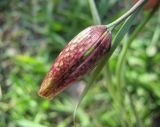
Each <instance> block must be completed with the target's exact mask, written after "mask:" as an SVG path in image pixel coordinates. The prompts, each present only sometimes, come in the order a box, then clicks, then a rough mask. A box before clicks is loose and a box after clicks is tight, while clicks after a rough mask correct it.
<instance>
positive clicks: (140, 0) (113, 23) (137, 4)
mask: <svg viewBox="0 0 160 127" xmlns="http://www.w3.org/2000/svg"><path fill="white" fill-rule="evenodd" d="M145 2H146V0H139V1H138V2H137V3H136V4H135V5H134V6H133V7H132V8H131V9H130V10H128V11H127V12H126V13H125V14H123V15H122V16H121V17H120V18H118V19H117V20H115V21H113V22H112V23H110V24H108V25H106V26H107V28H110V29H114V28H115V27H116V26H118V25H119V24H120V23H121V22H122V21H124V20H125V19H126V18H127V17H129V16H130V15H131V14H133V13H134V12H135V11H136V10H137V8H139V7H140V6H142V5H143V4H144V3H145Z"/></svg>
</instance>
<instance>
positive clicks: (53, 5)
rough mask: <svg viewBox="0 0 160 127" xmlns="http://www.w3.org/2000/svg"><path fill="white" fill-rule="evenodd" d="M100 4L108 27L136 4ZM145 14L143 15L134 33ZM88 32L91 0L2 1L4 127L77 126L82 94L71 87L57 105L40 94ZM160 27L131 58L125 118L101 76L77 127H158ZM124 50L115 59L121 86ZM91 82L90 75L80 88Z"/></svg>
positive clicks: (157, 22)
mask: <svg viewBox="0 0 160 127" xmlns="http://www.w3.org/2000/svg"><path fill="white" fill-rule="evenodd" d="M96 5H97V8H98V11H99V14H100V17H101V19H102V23H103V24H108V23H110V22H111V21H113V20H115V19H116V18H117V17H119V16H120V15H121V14H123V13H124V12H125V11H126V10H127V9H128V8H130V7H131V6H132V5H133V3H131V1H128V0H120V1H118V0H96ZM147 13H148V12H141V13H140V14H139V17H138V18H137V19H136V20H135V23H134V25H133V26H132V29H135V27H136V26H137V25H138V24H139V23H140V21H141V20H143V18H144V17H145V16H146V14H147ZM90 25H93V18H92V15H91V11H90V8H89V4H88V1H87V0H0V127H72V126H73V120H72V115H73V110H74V108H75V105H76V102H77V101H78V96H79V93H80V91H82V89H83V87H72V88H70V90H69V89H68V90H67V91H65V92H63V93H61V94H60V95H58V96H57V97H56V98H55V99H54V100H51V101H48V100H45V99H43V98H41V97H39V96H38V95H37V91H38V89H39V86H40V84H41V81H42V80H43V78H44V76H45V74H46V73H47V71H48V69H49V68H50V66H51V64H52V62H53V61H54V59H55V58H56V56H57V55H58V54H59V52H60V51H61V50H62V49H63V47H64V46H65V45H66V44H67V43H68V41H69V40H71V39H72V38H73V37H74V36H75V35H76V34H78V33H79V32H80V31H81V30H83V29H84V28H86V27H87V26H90ZM158 28H160V16H159V15H158V13H156V15H155V16H154V17H153V18H152V19H151V21H150V22H149V23H148V24H147V25H146V27H145V29H144V30H143V31H142V32H141V33H140V35H139V36H138V37H137V38H136V39H135V40H134V42H133V44H132V45H131V47H130V49H129V51H128V53H127V58H126V64H125V70H124V72H123V73H124V76H125V84H126V85H125V86H124V89H125V90H124V91H125V93H124V98H123V100H124V106H123V110H124V112H125V113H124V114H123V118H122V114H121V112H120V111H119V109H118V108H117V103H116V102H115V101H113V100H112V97H111V95H110V94H109V92H108V86H107V81H106V78H105V70H103V71H102V72H101V75H100V77H99V78H98V79H97V81H96V83H95V85H94V87H93V88H91V89H90V91H89V93H88V94H87V96H86V97H85V99H84V101H83V102H82V104H81V105H80V107H79V108H78V112H77V117H76V120H77V124H78V126H80V127H120V126H121V125H124V127H138V126H137V120H138V123H139V124H140V126H141V127H149V126H151V127H160V52H159V49H160V43H159V41H160V38H159V37H157V36H159V35H160V34H159V33H160V29H158ZM132 29H131V30H130V33H132ZM155 31H156V32H155ZM115 32H116V30H115V31H114V32H113V35H112V36H113V37H114V35H115ZM157 38H158V39H157ZM122 43H125V40H123V41H122ZM121 47H122V46H121V45H120V46H119V47H118V49H117V50H116V51H115V53H114V55H113V56H112V57H111V59H110V60H109V68H110V71H111V75H112V78H113V82H114V85H115V86H116V85H117V84H116V79H115V68H116V64H117V58H118V55H119V53H120V51H121ZM89 78H90V77H89V76H87V77H86V79H85V80H84V81H83V82H82V83H81V84H83V85H84V84H85V83H86V81H87V79H89ZM80 86H82V85H80ZM113 92H114V93H116V90H113ZM137 117H138V118H137Z"/></svg>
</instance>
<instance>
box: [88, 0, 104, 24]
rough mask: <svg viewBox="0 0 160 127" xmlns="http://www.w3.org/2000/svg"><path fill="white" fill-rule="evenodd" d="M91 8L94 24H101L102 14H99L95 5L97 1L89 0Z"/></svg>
mask: <svg viewBox="0 0 160 127" xmlns="http://www.w3.org/2000/svg"><path fill="white" fill-rule="evenodd" d="M88 2H89V5H90V8H91V13H92V17H93V20H94V24H99V25H100V24H101V19H100V16H99V14H98V11H97V8H96V5H95V1H94V0H88Z"/></svg>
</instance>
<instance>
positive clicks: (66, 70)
mask: <svg viewBox="0 0 160 127" xmlns="http://www.w3.org/2000/svg"><path fill="white" fill-rule="evenodd" d="M110 44H111V33H110V31H109V30H107V28H106V27H105V26H103V25H98V26H90V27H88V28H86V29H85V30H83V31H82V32H80V33H79V34H78V35H77V36H76V37H74V38H73V39H72V40H71V41H70V42H69V43H68V44H67V45H66V46H65V48H64V49H63V50H62V52H61V53H60V54H59V56H58V57H57V59H56V60H55V62H54V63H53V65H52V67H51V69H50V70H49V72H48V74H47V75H46V77H45V78H44V80H43V82H42V84H41V87H40V90H39V95H40V96H43V97H46V98H48V99H52V98H53V97H54V96H56V95H57V94H58V93H60V92H62V91H63V90H64V89H65V88H67V87H68V86H70V85H71V84H72V83H73V82H75V81H77V80H79V79H80V78H82V77H83V76H84V75H85V74H86V73H88V72H89V71H90V70H92V69H93V68H94V67H95V66H96V64H97V63H98V61H99V60H100V59H101V58H102V57H103V56H104V55H105V54H106V53H107V52H108V51H109V49H110Z"/></svg>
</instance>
